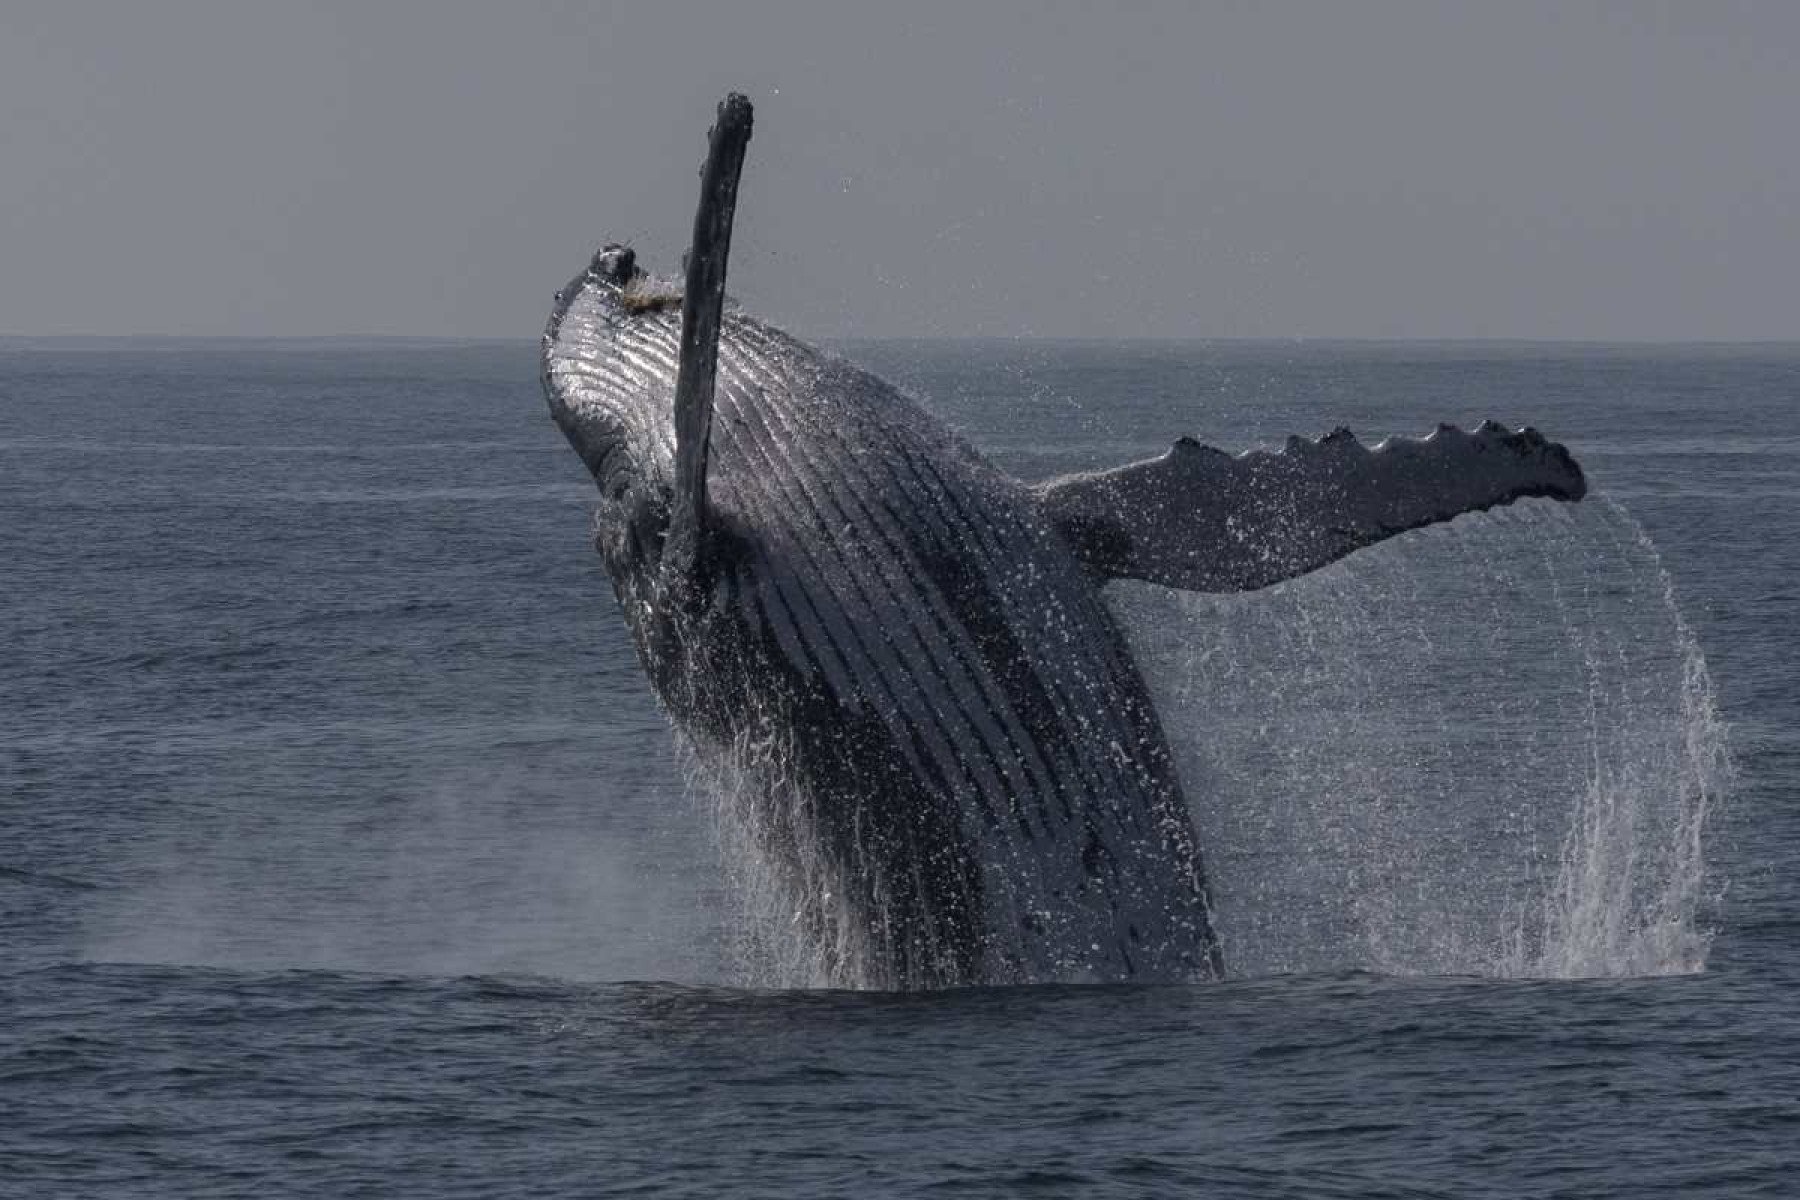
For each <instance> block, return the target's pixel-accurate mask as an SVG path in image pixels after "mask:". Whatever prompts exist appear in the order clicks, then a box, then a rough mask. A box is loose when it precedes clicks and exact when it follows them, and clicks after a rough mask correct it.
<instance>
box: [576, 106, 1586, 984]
mask: <svg viewBox="0 0 1800 1200" xmlns="http://www.w3.org/2000/svg"><path fill="white" fill-rule="evenodd" d="M751 122H752V114H751V107H750V104H749V102H748V101H747V100H745V99H744V98H743V97H741V96H737V95H733V96H730V97H728V98H727V99H726V100H725V101H724V102H723V103H721V105H720V106H719V110H718V119H717V122H716V124H715V125H714V127H713V130H712V132H711V135H710V144H709V152H708V157H707V160H706V164H705V168H704V170H703V173H702V184H701V200H700V204H699V207H698V210H697V212H696V215H695V221H694V238H693V244H692V246H691V248H690V251H689V254H688V259H687V266H686V272H685V278H684V279H683V280H681V281H679V282H677V281H673V280H664V279H658V278H657V277H655V276H653V275H651V274H649V273H648V272H646V271H645V270H644V269H643V268H641V267H640V266H639V264H638V262H637V256H636V253H635V251H634V250H632V249H631V248H629V247H626V246H621V245H616V244H609V245H606V246H604V247H602V248H601V249H600V250H599V251H598V252H597V253H596V254H595V255H594V256H593V258H592V261H591V262H590V263H589V264H588V266H587V267H586V269H585V270H583V271H582V273H581V274H580V275H578V276H577V277H576V278H575V279H574V280H572V281H571V282H570V283H569V284H568V285H567V286H566V287H565V288H563V289H562V291H561V292H559V293H558V294H557V297H556V301H555V306H554V310H553V312H552V314H551V316H550V320H549V324H548V327H547V328H546V330H545V333H544V338H543V347H542V376H543V385H544V391H545V395H546V397H547V399H548V401H549V405H550V409H551V412H552V414H553V416H554V418H555V420H556V423H557V424H558V425H559V426H560V428H561V429H562V431H563V433H564V434H565V435H566V436H567V438H568V440H569V442H570V443H571V445H572V446H573V447H574V449H575V451H576V453H577V454H578V455H579V456H580V457H581V460H582V462H583V463H584V464H585V465H586V467H587V469H588V471H589V472H590V473H591V474H592V476H593V479H594V482H595V484H596V485H597V487H598V490H599V502H598V512H597V533H596V548H597V549H598V551H599V553H600V557H601V559H602V561H603V563H604V566H605V569H606V572H607V574H608V576H609V577H610V579H611V582H612V586H613V589H614V592H615V594H616V596H617V599H618V602H619V605H620V609H621V611H622V613H623V615H624V619H625V623H626V625H627V626H628V627H629V630H630V633H631V636H632V639H633V642H634V644H635V646H636V650H637V654H638V656H639V659H640V661H641V663H642V665H643V668H644V670H645V673H646V674H647V676H648V677H649V681H650V684H651V686H652V688H653V690H654V691H655V693H656V695H657V697H658V698H659V700H660V702H661V704H662V706H663V708H664V709H665V711H666V712H667V714H668V715H669V717H670V719H671V721H672V723H673V724H674V725H675V726H676V727H677V729H678V730H679V732H680V733H681V734H682V735H683V736H684V737H685V739H686V740H687V741H688V742H689V743H690V744H691V745H692V746H694V747H695V748H697V749H698V751H699V752H700V753H701V754H702V755H703V756H706V757H710V758H714V759H717V760H721V761H733V762H737V763H740V764H748V766H747V768H746V769H747V770H748V771H749V773H750V776H751V778H752V779H753V780H754V781H755V786H753V787H750V788H747V789H745V791H746V795H745V796H744V797H743V798H740V799H739V801H738V802H739V803H742V804H746V805H752V806H755V808H756V811H755V812H754V814H753V816H754V820H753V821H751V822H750V824H751V825H752V826H753V827H754V829H755V832H756V835H757V838H758V843H759V845H758V852H759V853H760V854H761V855H762V856H763V857H764V858H765V859H766V860H767V861H769V862H771V863H773V864H775V866H776V868H777V872H778V874H779V875H780V877H781V879H782V881H783V887H784V889H785V890H784V896H783V900H784V902H785V903H787V904H789V905H790V906H791V911H792V913H793V917H794V923H795V925H796V926H797V928H798V929H799V930H800V933H801V936H802V937H804V938H806V939H807V940H808V942H809V944H810V946H811V948H812V949H813V950H814V951H815V952H816V955H817V958H818V961H819V962H820V963H822V964H823V967H822V969H823V971H824V974H825V975H826V976H827V977H828V978H829V980H830V981H831V982H833V983H836V984H839V985H844V986H863V987H877V988H892V989H901V988H919V987H941V986H954V985H963V984H988V983H1010V982H1028V981H1042V980H1105V981H1116V980H1128V979H1135V980H1167V981H1174V980H1193V979H1206V978H1215V977H1218V976H1219V975H1221V974H1222V973H1223V971H1224V969H1225V964H1224V959H1223V955H1222V952H1221V948H1220V944H1219V939H1218V936H1217V934H1216V932H1215V930H1214V927H1213V922H1212V919H1211V913H1210V905H1209V899H1208V893H1207V884H1206V876H1205V871H1204V868H1203V863H1202V855H1201V848H1200V845H1199V842H1198V839H1197V837H1196V832H1195V828H1194V825H1193V822H1192V819H1191V817H1190V815H1189V811H1188V806H1187V803H1186V800H1185V798H1184V796H1183V794H1182V789H1181V783H1180V781H1179V779H1178V778H1177V776H1176V771H1175V767H1174V764H1173V761H1172V759H1171V755H1170V750H1169V745H1168V741H1167V738H1166V737H1165V735H1164V732H1163V729H1162V727H1161V725H1160V723H1159V720H1158V717H1157V713H1156V710H1155V708H1154V706H1153V705H1152V703H1151V699H1150V695H1149V693H1148V691H1147V689H1146V687H1145V684H1144V681H1143V679H1142V678H1141V677H1140V675H1139V672H1138V668H1137V666H1136V665H1135V664H1134V663H1133V661H1132V657H1131V654H1130V652H1129V650H1128V648H1127V646H1126V643H1125V641H1124V638H1123V637H1122V635H1121V633H1120V631H1119V629H1118V628H1117V626H1116V625H1115V624H1114V620H1113V617H1112V615H1111V614H1110V612H1109V611H1108V608H1107V606H1106V604H1105V602H1104V600H1103V598H1102V594H1101V589H1102V585H1104V584H1105V583H1106V582H1107V581H1109V580H1112V579H1119V578H1135V579H1144V580H1150V581H1153V582H1155V583H1159V584H1163V585H1166V586H1170V587H1175V588H1188V589H1198V590H1211V591H1225V590H1240V589H1250V588H1261V587H1266V586H1268V585H1270V584H1273V583H1277V582H1279V581H1281V580H1284V579H1288V578H1292V577H1293V576H1296V575H1299V574H1302V573H1304V572H1307V571H1311V570H1313V569H1315V568H1317V567H1320V566H1323V565H1325V564H1326V563H1329V562H1331V561H1333V560H1335V559H1337V558H1339V557H1341V556H1343V555H1345V554H1348V553H1350V552H1351V551H1353V550H1356V549H1357V548H1359V547H1362V546H1367V545H1369V544H1371V543H1373V542H1376V541H1379V540H1381V539H1383V538H1386V537H1390V536H1392V535H1394V534H1397V533H1400V532H1401V531H1403V530H1408V529H1413V528H1416V527H1418V526H1421V525H1425V524H1428V523H1431V522H1435V521H1443V520H1447V519H1449V518H1451V517H1454V516H1456V515H1457V514H1459V513H1464V512H1470V511H1474V510H1479V509H1484V508H1488V507H1492V506H1494V505H1501V504H1506V503H1509V502H1511V501H1514V500H1517V499H1519V498H1521V497H1527V496H1547V497H1554V498H1557V499H1563V500H1575V499H1579V498H1580V497H1581V496H1582V495H1583V493H1584V491H1585V483H1584V480H1583V477H1582V472H1581V469H1580V468H1579V467H1578V466H1577V465H1576V463H1575V461H1574V460H1573V459H1572V458H1571V457H1570V455H1569V454H1568V452H1567V451H1566V450H1565V449H1564V448H1563V447H1561V446H1559V445H1557V444H1555V443H1552V442H1549V441H1547V440H1546V439H1545V438H1544V437H1542V436H1541V435H1539V434H1538V433H1536V432H1535V431H1533V430H1531V429H1521V430H1518V431H1509V430H1507V429H1505V428H1503V427H1501V426H1499V425H1496V424H1494V423H1492V422H1488V423H1484V424H1482V425H1481V426H1480V427H1479V428H1477V429H1475V430H1473V431H1464V430H1462V429H1459V428H1456V427H1453V426H1448V425H1446V426H1440V427H1439V428H1438V429H1437V431H1436V432H1434V433H1432V434H1430V435H1429V436H1426V437H1423V438H1420V439H1416V440H1414V439H1399V438H1396V439H1390V440H1388V441H1385V442H1382V443H1381V444H1379V445H1376V446H1373V447H1369V446H1365V445H1363V444H1362V443H1360V442H1358V441H1357V439H1356V438H1355V437H1354V436H1352V435H1351V434H1350V433H1348V432H1347V431H1344V430H1341V429H1340V430H1338V431H1335V432H1333V433H1330V434H1328V435H1326V436H1324V437H1323V438H1320V439H1317V440H1313V439H1308V438H1302V437H1295V438H1291V439H1289V441H1288V442H1287V444H1286V446H1285V447H1284V448H1282V449H1281V450H1279V451H1264V450H1255V451H1251V452H1248V453H1243V454H1231V453H1227V452H1225V451H1222V450H1218V449H1213V448H1210V447H1207V446H1203V445H1201V444H1199V443H1198V442H1195V441H1193V440H1191V439H1189V438H1182V439H1180V440H1178V441H1176V442H1175V443H1174V445H1173V447H1172V448H1171V449H1170V450H1169V451H1168V452H1167V453H1166V454H1163V455H1160V456H1158V457H1155V458H1152V459H1150V460H1148V461H1144V462H1139V463H1133V464H1127V465H1124V466H1121V467H1118V468H1116V469H1113V470H1108V471H1098V472H1089V473H1083V474H1077V475H1071V476H1065V477H1061V478H1056V479H1051V480H1047V481H1041V482H1038V483H1035V484H1027V483H1025V482H1022V481H1020V480H1017V479H1014V478H1012V477H1010V476H1008V475H1006V474H1005V473H1003V472H1001V471H1000V470H998V469H997V468H996V467H994V466H993V465H992V464H990V463H989V462H988V461H987V460H986V459H985V458H983V457H982V455H981V454H980V453H978V452H977V451H976V450H975V449H974V448H973V447H971V446H970V445H969V444H968V443H966V442H965V441H963V440H962V439H961V438H960V437H958V436H957V435H956V434H954V433H953V432H952V431H951V430H950V429H949V428H948V427H946V426H945V425H944V424H943V423H942V422H940V421H939V420H938V419H936V418H935V417H934V416H932V415H931V413H930V412H929V411H928V410H927V409H926V408H925V407H923V406H922V405H921V404H920V403H918V402H917V401H915V400H914V399H913V398H911V397H910V396H908V395H906V394H904V393H903V392H901V391H900V390H898V389H897V388H895V387H893V386H891V385H890V384H888V383H887V382H885V381H883V380H881V379H879V378H877V377H875V376H874V375H872V374H869V373H868V372H866V371H863V370H861V369H859V368H858V367H856V366H854V365H852V364H851V363H849V362H846V361H844V360H843V359H840V358H838V357H835V356H833V355H831V354H828V353H824V352H822V351H820V350H818V349H815V348H813V347H812V346H809V345H807V344H806V343H804V342H802V341H800V340H799V339H797V338H795V337H793V336H791V335H789V334H787V333H785V332H783V331H782V330H780V329H777V328H775V327H774V326H772V325H770V324H768V323H766V322H764V321H761V320H758V319H757V318H755V317H754V316H751V315H750V314H748V313H746V312H745V311H743V310H742V309H741V308H740V307H738V306H737V305H735V304H732V303H728V302H727V301H726V298H725V292H724V286H725V266H726V259H727V256H728V252H729V246H730V238H731V228H732V217H733V213H734V210H735V204H736V196H737V188H738V181H739V177H740V172H741V169H742V164H743V160H744V154H745V149H746V146H747V144H748V141H749V137H750V132H751Z"/></svg>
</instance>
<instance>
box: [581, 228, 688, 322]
mask: <svg viewBox="0 0 1800 1200" xmlns="http://www.w3.org/2000/svg"><path fill="white" fill-rule="evenodd" d="M587 274H588V277H589V278H591V279H593V280H595V281H596V282H598V283H601V284H605V285H608V286H607V288H606V293H607V294H608V295H609V296H610V297H611V298H613V299H614V300H616V301H617V303H618V306H619V309H620V311H621V314H622V315H623V316H624V317H627V318H630V317H636V316H641V315H643V314H644V313H653V312H663V311H665V310H670V309H679V308H680V307H681V297H682V292H681V286H680V285H679V284H677V283H674V282H672V281H670V280H667V279H660V278H658V277H657V276H654V275H652V274H650V273H649V272H648V271H646V270H644V269H643V268H642V267H640V266H639V265H638V261H637V251H635V250H633V249H632V248H631V247H630V246H626V245H621V244H620V243H618V242H608V243H606V244H605V245H603V246H601V247H600V249H598V250H596V251H595V252H594V258H593V261H592V262H590V263H589V264H588V270H587Z"/></svg>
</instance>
